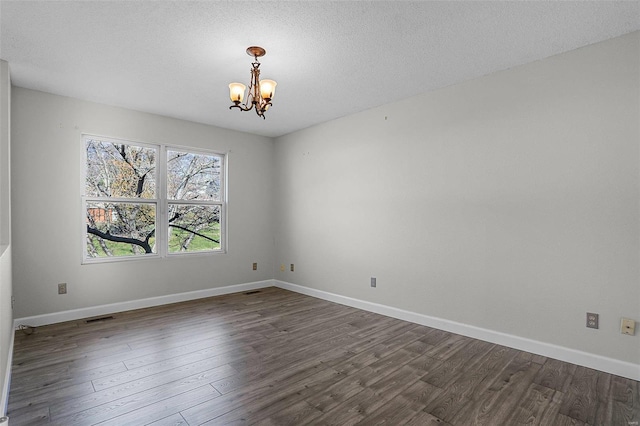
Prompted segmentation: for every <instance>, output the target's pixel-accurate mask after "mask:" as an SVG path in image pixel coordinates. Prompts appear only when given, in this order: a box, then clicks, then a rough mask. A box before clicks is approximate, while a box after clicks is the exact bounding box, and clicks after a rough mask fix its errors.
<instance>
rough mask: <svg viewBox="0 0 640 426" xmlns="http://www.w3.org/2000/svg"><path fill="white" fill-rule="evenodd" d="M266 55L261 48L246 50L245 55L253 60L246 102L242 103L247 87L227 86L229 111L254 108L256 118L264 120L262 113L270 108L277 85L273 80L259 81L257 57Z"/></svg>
mask: <svg viewBox="0 0 640 426" xmlns="http://www.w3.org/2000/svg"><path fill="white" fill-rule="evenodd" d="M266 53H267V51H266V50H264V49H263V48H262V47H258V46H251V47H248V48H247V55H249V56H253V57H254V59H255V61H254V62H252V63H251V66H252V68H251V82H250V83H249V90H248V92H247V100H246V101H245V102H244V103H242V100H243V99H244V94H245V89H246V88H247V86H245V85H244V84H242V83H231V84H230V85H229V97H230V98H231V101H232V102H233V105H231V106H230V107H229V109H232V108H238V109H239V110H241V111H251V110H252V109H253V108H254V107H255V109H256V113H257V114H258V116H259V117H262V118H263V119H264V118H265V116H264V113H265V112H266V111H267V110H268V109H269V107H270V106H271V99H273V94H274V93H275V91H276V84H278V83H276V82H275V81H273V80H260V61H258V57H261V56H264V55H265V54H266Z"/></svg>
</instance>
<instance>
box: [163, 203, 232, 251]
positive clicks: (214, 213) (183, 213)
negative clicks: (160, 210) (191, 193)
mask: <svg viewBox="0 0 640 426" xmlns="http://www.w3.org/2000/svg"><path fill="white" fill-rule="evenodd" d="M219 249H220V206H184V205H182V206H181V205H175V204H170V205H169V253H179V252H196V251H205V250H219Z"/></svg>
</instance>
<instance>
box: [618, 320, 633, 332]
mask: <svg viewBox="0 0 640 426" xmlns="http://www.w3.org/2000/svg"><path fill="white" fill-rule="evenodd" d="M620 333H622V334H628V335H629V336H633V335H634V334H636V322H635V321H634V320H632V319H629V318H622V321H620Z"/></svg>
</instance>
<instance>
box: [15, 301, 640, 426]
mask: <svg viewBox="0 0 640 426" xmlns="http://www.w3.org/2000/svg"><path fill="white" fill-rule="evenodd" d="M114 317H115V318H114V319H111V320H104V321H98V322H93V323H86V322H85V321H72V322H67V323H61V324H56V325H51V326H46V327H40V328H37V329H36V330H35V332H34V333H33V334H31V335H25V334H23V333H22V332H20V331H18V332H16V339H15V348H14V356H13V368H12V380H11V391H10V397H9V406H8V412H9V416H10V422H11V425H12V426H18V425H38V424H56V425H65V426H68V425H95V424H100V425H118V426H121V425H136V426H137V425H147V424H152V425H201V424H206V425H237V424H259V425H307V424H313V425H352V424H365V425H376V424H385V425H405V424H406V425H436V424H437V425H441V426H442V425H465V426H466V425H476V424H477V425H492V426H494V425H554V426H555V425H607V426H609V425H613V426H629V425H637V424H638V421H639V420H640V382H637V381H633V380H629V379H625V378H621V377H617V376H612V375H610V374H605V373H602V372H599V371H595V370H591V369H588V368H584V367H579V366H576V365H572V364H567V363H564V362H561V361H557V360H554V359H548V358H545V357H541V356H537V355H533V354H530V353H526V352H521V351H517V350H514V349H510V348H506V347H503V346H498V345H494V344H491V343H487V342H483V341H480V340H474V339H470V338H467V337H463V336H459V335H455V334H451V333H448V332H444V331H440V330H436V329H432V328H428V327H423V326H419V325H416V324H412V323H408V322H404V321H400V320H396V319H393V318H388V317H385V316H381V315H377V314H373V313H369V312H366V311H361V310H358V309H354V308H350V307H346V306H342V305H338V304H334V303H330V302H326V301H323V300H320V299H315V298H312V297H308V296H303V295H300V294H297V293H292V292H288V291H285V290H281V289H278V288H266V289H262V290H260V291H259V292H248V293H247V294H243V293H237V294H231V295H226V296H220V297H214V298H208V299H200V300H196V301H190V302H185V303H179V304H173V305H167V306H162V307H156V308H149V309H141V310H136V311H129V312H123V313H119V314H114Z"/></svg>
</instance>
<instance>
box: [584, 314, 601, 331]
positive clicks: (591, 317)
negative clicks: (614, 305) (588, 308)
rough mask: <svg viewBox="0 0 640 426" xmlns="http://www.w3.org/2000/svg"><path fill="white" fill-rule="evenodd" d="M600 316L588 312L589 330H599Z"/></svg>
mask: <svg viewBox="0 0 640 426" xmlns="http://www.w3.org/2000/svg"><path fill="white" fill-rule="evenodd" d="M599 319H600V315H598V314H594V313H591V312H587V328H598V322H599Z"/></svg>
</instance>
